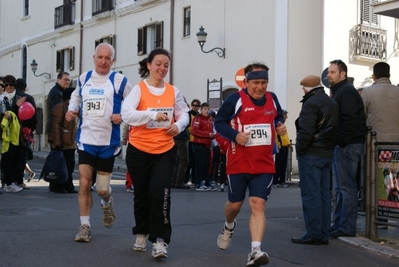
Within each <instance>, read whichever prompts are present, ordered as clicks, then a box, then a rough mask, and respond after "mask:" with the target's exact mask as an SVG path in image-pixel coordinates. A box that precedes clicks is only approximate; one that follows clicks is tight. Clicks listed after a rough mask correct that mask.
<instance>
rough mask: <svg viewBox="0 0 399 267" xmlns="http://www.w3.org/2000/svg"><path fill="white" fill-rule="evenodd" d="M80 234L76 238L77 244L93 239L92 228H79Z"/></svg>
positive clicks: (84, 225) (82, 226)
mask: <svg viewBox="0 0 399 267" xmlns="http://www.w3.org/2000/svg"><path fill="white" fill-rule="evenodd" d="M78 229H79V233H78V234H77V235H76V236H75V241H76V242H89V241H90V238H91V230H90V226H88V225H87V224H82V225H81V226H79V228H78Z"/></svg>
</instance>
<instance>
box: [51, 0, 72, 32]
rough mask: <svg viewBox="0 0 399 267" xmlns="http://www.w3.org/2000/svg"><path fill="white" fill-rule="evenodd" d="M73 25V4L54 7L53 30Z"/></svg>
mask: <svg viewBox="0 0 399 267" xmlns="http://www.w3.org/2000/svg"><path fill="white" fill-rule="evenodd" d="M72 24H74V3H72V2H69V3H66V4H63V5H62V6H59V7H56V8H55V12H54V29H57V28H60V27H62V26H65V25H72Z"/></svg>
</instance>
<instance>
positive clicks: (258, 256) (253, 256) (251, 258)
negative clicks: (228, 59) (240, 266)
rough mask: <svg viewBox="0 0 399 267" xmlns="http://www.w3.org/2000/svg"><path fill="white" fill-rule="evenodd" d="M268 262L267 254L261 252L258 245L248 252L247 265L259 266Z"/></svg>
mask: <svg viewBox="0 0 399 267" xmlns="http://www.w3.org/2000/svg"><path fill="white" fill-rule="evenodd" d="M268 263H269V255H267V253H266V252H263V251H262V250H261V248H260V247H255V248H254V249H253V250H252V252H251V253H249V254H248V263H247V266H259V265H266V264H268Z"/></svg>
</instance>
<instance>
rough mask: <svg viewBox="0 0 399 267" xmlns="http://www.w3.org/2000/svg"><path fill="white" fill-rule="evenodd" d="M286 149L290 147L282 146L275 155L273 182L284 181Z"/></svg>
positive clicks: (280, 182)
mask: <svg viewBox="0 0 399 267" xmlns="http://www.w3.org/2000/svg"><path fill="white" fill-rule="evenodd" d="M288 149H290V148H289V147H287V146H283V147H281V148H280V150H279V152H278V154H277V155H276V161H275V166H276V173H275V174H274V176H273V184H282V183H285V175H286V170H287V158H288Z"/></svg>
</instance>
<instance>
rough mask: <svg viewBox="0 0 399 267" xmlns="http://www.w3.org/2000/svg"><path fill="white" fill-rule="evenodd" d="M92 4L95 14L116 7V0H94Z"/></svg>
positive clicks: (93, 13)
mask: <svg viewBox="0 0 399 267" xmlns="http://www.w3.org/2000/svg"><path fill="white" fill-rule="evenodd" d="M92 4H93V12H92V15H93V16H95V15H98V14H100V13H103V12H107V11H110V10H112V9H114V0H92Z"/></svg>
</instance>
